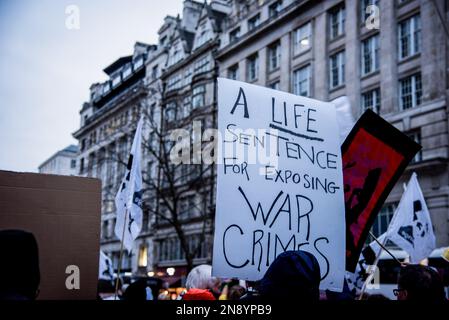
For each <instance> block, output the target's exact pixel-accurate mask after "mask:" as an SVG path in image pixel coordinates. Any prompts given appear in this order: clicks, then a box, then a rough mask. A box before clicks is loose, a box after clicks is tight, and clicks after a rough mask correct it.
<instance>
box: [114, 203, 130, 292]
mask: <svg viewBox="0 0 449 320" xmlns="http://www.w3.org/2000/svg"><path fill="white" fill-rule="evenodd" d="M127 217H128V209H126V210H125V220H124V221H123V231H122V241H121V244H120V257H119V259H118V268H117V280H115V294H114V300H117V293H118V282H119V279H120V271H121V268H122V259H123V241H124V240H125V228H126V218H127Z"/></svg>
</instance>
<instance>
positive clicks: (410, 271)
mask: <svg viewBox="0 0 449 320" xmlns="http://www.w3.org/2000/svg"><path fill="white" fill-rule="evenodd" d="M394 294H395V296H396V297H397V298H398V300H411V301H444V300H445V299H446V298H445V293H444V286H443V281H442V279H441V277H440V275H439V274H438V272H437V271H435V270H434V269H432V268H431V267H428V266H422V265H416V264H409V265H406V266H404V267H402V268H401V270H400V272H399V279H398V288H397V289H395V290H394Z"/></svg>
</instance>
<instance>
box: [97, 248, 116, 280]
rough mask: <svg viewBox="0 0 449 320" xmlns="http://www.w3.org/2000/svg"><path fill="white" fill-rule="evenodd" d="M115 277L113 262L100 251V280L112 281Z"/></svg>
mask: <svg viewBox="0 0 449 320" xmlns="http://www.w3.org/2000/svg"><path fill="white" fill-rule="evenodd" d="M113 277H114V270H113V269H112V261H111V259H110V258H109V257H108V256H107V255H106V254H105V253H104V252H103V251H100V263H99V271H98V279H104V280H112V279H113Z"/></svg>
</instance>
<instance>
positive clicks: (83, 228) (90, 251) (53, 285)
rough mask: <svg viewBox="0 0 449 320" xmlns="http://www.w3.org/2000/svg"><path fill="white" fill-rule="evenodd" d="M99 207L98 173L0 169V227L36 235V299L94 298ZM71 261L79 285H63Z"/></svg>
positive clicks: (99, 188)
mask: <svg viewBox="0 0 449 320" xmlns="http://www.w3.org/2000/svg"><path fill="white" fill-rule="evenodd" d="M100 212H101V181H100V180H98V179H91V178H81V177H72V176H71V177H68V176H56V175H44V174H35V173H17V172H10V171H0V230H1V229H22V230H25V231H29V232H32V233H33V234H34V236H35V237H36V240H37V243H38V246H39V264H40V273H41V283H40V294H39V297H38V299H40V300H46V299H57V300H59V299H64V300H66V299H67V300H71V299H95V298H96V294H97V280H98V260H99V250H100ZM3 258H4V257H1V258H0V259H3ZM1 263H3V262H1ZM69 265H76V266H78V267H79V270H80V289H79V290H76V289H72V290H68V289H67V288H66V279H67V277H68V276H69V275H68V274H66V273H65V272H66V268H67V266H69Z"/></svg>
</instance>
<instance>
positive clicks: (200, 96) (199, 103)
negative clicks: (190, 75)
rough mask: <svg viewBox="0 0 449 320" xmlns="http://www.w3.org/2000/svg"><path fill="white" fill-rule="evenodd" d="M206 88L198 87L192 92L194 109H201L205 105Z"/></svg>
mask: <svg viewBox="0 0 449 320" xmlns="http://www.w3.org/2000/svg"><path fill="white" fill-rule="evenodd" d="M205 94H206V87H205V86H204V85H201V86H196V87H195V88H193V91H192V107H193V108H200V107H204V105H205Z"/></svg>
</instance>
